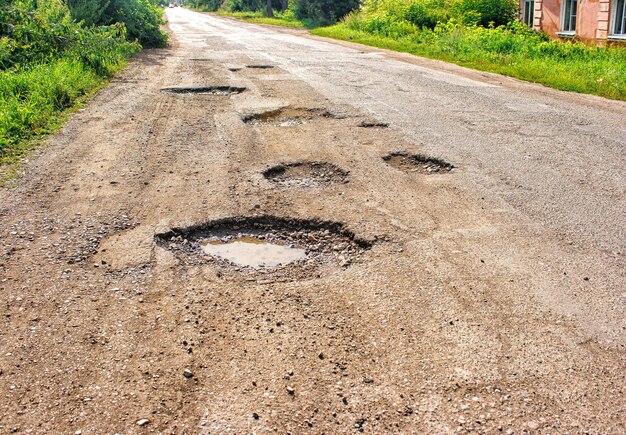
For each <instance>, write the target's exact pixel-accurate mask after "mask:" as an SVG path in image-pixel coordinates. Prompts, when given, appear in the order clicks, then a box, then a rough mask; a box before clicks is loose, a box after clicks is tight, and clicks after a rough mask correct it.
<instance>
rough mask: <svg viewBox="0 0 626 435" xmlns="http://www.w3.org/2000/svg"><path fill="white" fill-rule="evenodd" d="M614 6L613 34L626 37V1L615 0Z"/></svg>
mask: <svg viewBox="0 0 626 435" xmlns="http://www.w3.org/2000/svg"><path fill="white" fill-rule="evenodd" d="M613 6H614V8H613V26H612V28H611V30H612V34H613V35H618V36H626V1H624V0H615V2H614V3H613Z"/></svg>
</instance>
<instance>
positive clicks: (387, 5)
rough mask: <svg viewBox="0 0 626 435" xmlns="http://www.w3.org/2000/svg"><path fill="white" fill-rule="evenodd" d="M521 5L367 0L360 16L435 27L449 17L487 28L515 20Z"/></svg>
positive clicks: (496, 0) (478, 0) (500, 0)
mask: <svg viewBox="0 0 626 435" xmlns="http://www.w3.org/2000/svg"><path fill="white" fill-rule="evenodd" d="M518 7H519V6H518V3H517V1H516V0H365V1H364V8H363V13H362V14H361V15H363V16H367V17H368V19H369V20H370V21H371V22H372V23H373V25H374V26H376V25H381V26H383V27H386V26H388V25H389V24H391V25H396V26H400V27H402V26H404V25H406V24H412V25H415V26H417V27H420V28H421V27H427V28H429V29H434V28H435V26H436V25H437V23H445V22H447V21H449V20H450V19H455V20H456V21H458V22H461V23H464V24H477V25H481V26H484V27H487V26H489V25H490V24H493V25H495V26H501V25H504V24H507V23H509V22H511V21H514V20H515V19H516V18H517V14H518Z"/></svg>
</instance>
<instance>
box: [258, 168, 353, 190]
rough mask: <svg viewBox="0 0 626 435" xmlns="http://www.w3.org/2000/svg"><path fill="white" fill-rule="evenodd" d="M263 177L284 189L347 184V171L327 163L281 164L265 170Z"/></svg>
mask: <svg viewBox="0 0 626 435" xmlns="http://www.w3.org/2000/svg"><path fill="white" fill-rule="evenodd" d="M263 176H264V177H265V178H266V179H268V180H270V181H272V182H274V183H278V184H280V185H282V186H284V187H316V186H321V185H326V184H330V183H347V182H348V171H344V170H343V169H341V168H339V167H338V166H335V165H333V164H332V163H327V162H293V163H283V164H280V165H276V166H272V167H271V168H268V169H266V170H265V171H263Z"/></svg>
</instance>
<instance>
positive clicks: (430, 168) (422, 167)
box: [383, 151, 454, 175]
mask: <svg viewBox="0 0 626 435" xmlns="http://www.w3.org/2000/svg"><path fill="white" fill-rule="evenodd" d="M383 160H384V161H385V162H387V164H389V165H390V166H393V167H394V168H396V169H399V170H401V171H405V172H416V173H419V174H426V175H429V174H437V173H442V172H450V171H451V170H452V169H454V166H453V165H452V164H450V163H448V162H446V161H445V160H441V159H438V158H435V157H428V156H424V155H422V154H409V153H405V152H402V151H400V152H395V153H391V154H388V155H386V156H384V157H383Z"/></svg>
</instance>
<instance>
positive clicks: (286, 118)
mask: <svg viewBox="0 0 626 435" xmlns="http://www.w3.org/2000/svg"><path fill="white" fill-rule="evenodd" d="M315 118H331V119H344V118H345V116H344V115H340V114H336V113H333V112H330V111H329V110H326V109H321V108H298V107H284V108H281V109H275V110H267V111H264V112H258V113H252V114H248V115H244V116H242V117H241V119H242V121H243V122H245V123H246V124H251V125H273V126H278V127H293V126H297V125H302V124H305V123H306V122H308V121H311V120H313V119H315Z"/></svg>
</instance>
